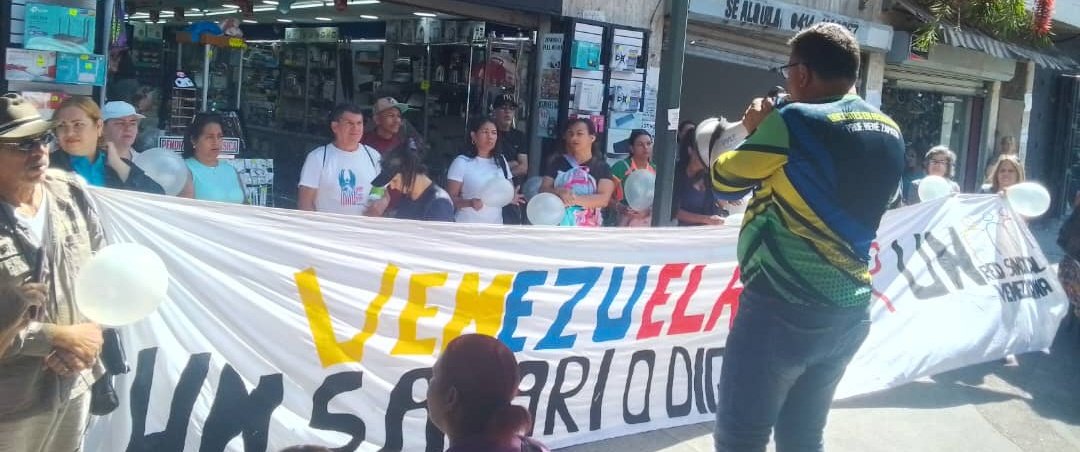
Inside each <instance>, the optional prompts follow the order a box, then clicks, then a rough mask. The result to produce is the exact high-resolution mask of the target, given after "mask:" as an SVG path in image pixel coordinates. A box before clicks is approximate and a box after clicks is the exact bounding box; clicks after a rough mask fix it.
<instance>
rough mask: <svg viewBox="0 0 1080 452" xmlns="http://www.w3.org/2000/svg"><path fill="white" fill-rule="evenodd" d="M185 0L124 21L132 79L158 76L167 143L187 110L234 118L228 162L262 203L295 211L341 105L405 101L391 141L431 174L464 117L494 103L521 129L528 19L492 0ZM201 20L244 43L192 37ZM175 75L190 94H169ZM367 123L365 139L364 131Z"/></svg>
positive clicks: (548, 6)
mask: <svg viewBox="0 0 1080 452" xmlns="http://www.w3.org/2000/svg"><path fill="white" fill-rule="evenodd" d="M188 3H189V2H181V1H175V2H168V1H166V2H163V3H162V4H161V5H160V6H153V7H146V8H142V9H138V10H136V11H134V12H132V14H130V15H129V25H130V27H131V31H132V36H133V37H134V39H133V45H132V46H131V57H132V59H133V60H134V66H135V67H136V72H137V74H136V78H137V79H138V80H140V83H145V81H144V80H149V79H154V78H155V77H156V78H157V80H158V85H157V86H158V87H159V88H160V89H161V92H162V93H163V96H162V102H161V106H162V108H161V109H160V125H161V127H162V128H163V129H164V130H165V132H164V133H165V134H166V135H167V136H177V135H179V134H180V133H181V131H182V128H183V126H184V124H185V123H186V122H189V121H190V116H191V115H192V114H193V112H195V111H205V110H210V111H219V112H223V113H225V114H227V115H229V116H231V117H235V118H236V120H235V124H236V127H235V129H234V132H233V134H234V135H235V138H237V139H238V141H239V149H238V152H237V154H236V156H235V157H237V158H240V159H243V160H259V161H260V163H259V166H260V168H261V172H262V173H269V174H273V184H272V190H273V195H272V196H269V197H266V198H267V199H266V203H267V204H272V205H274V206H277V207H294V206H295V196H296V182H297V180H298V178H299V172H300V168H301V166H302V164H303V160H304V158H305V156H306V154H307V153H308V151H310V150H311V149H313V148H315V147H317V146H319V145H322V144H325V143H327V142H328V141H329V139H330V131H329V121H328V115H329V113H330V111H331V110H332V109H333V107H334V106H335V105H336V104H339V103H342V102H349V103H353V104H356V105H359V106H360V107H361V108H362V109H365V110H366V111H368V112H370V111H371V109H372V107H373V104H374V103H375V101H376V100H377V99H379V98H382V97H393V98H395V99H397V100H398V101H399V102H402V103H406V104H408V105H409V111H408V112H406V113H405V115H404V119H405V121H404V122H405V125H404V126H403V128H402V131H401V132H400V134H401V135H402V136H404V137H406V138H407V139H406V141H407V142H408V143H410V146H411V147H414V148H416V150H417V151H420V152H422V153H423V155H424V156H425V162H426V163H427V165H428V167H429V171H430V172H431V174H433V175H434V176H436V178H439V177H441V176H442V175H444V174H445V173H446V169H447V167H448V166H449V163H450V162H451V161H452V160H453V158H454V157H455V156H456V155H458V153H459V152H460V151H461V150H462V148H463V147H464V146H465V144H466V141H467V140H466V138H467V130H466V129H467V128H466V122H467V119H468V118H470V117H475V116H481V115H488V114H490V113H491V107H492V102H493V100H494V99H495V98H497V97H499V96H500V95H504V94H509V95H512V96H514V98H515V99H517V102H518V104H519V105H520V106H521V108H519V109H518V121H517V125H516V127H517V128H518V129H520V130H522V131H524V132H527V133H528V132H530V131H529V127H528V122H527V121H526V120H525V118H528V117H529V115H531V111H530V108H531V106H533V105H534V99H535V94H534V91H535V89H534V88H533V86H534V83H533V82H534V77H535V76H536V75H535V73H536V71H535V70H533V68H532V66H533V65H534V59H535V58H534V54H535V48H536V42H537V39H538V35H537V30H536V27H537V24H539V23H540V19H539V18H540V17H543V16H541V15H539V14H529V15H527V14H523V13H521V11H519V10H514V11H509V10H507V11H503V10H500V9H498V8H493V7H491V6H490V5H489V4H493V3H495V2H477V5H470V4H468V3H464V2H454V4H455V6H456V8H455V11H454V12H453V13H452V14H450V13H446V12H445V11H441V10H434V9H430V8H427V7H424V5H411V4H410V3H416V2H408V1H403V2H373V1H366V0H350V1H347V2H340V3H346V5H345V8H344V10H338V9H336V8H335V6H334V4H333V3H324V2H322V1H296V2H291V5H288V7H287V8H286V7H285V6H284V5H282V4H283V3H285V2H280V3H279V2H262V3H259V4H256V5H254V7H253V8H252V11H251V12H250V13H249V14H244V13H243V12H242V11H240V10H238V9H237V7H235V6H233V2H221V1H218V2H210V3H211V4H210V5H208V6H206V7H204V8H202V9H194V10H193V9H191V8H189V7H188V8H185V7H184V6H182V5H187V4H188ZM421 3H423V2H421ZM498 3H504V2H498ZM530 5H531V6H530V8H531V10H532V11H535V12H537V13H540V12H543V11H557V10H558V9H559V8H558V7H559V3H558V2H552V1H544V2H534V3H530ZM442 6H445V5H442ZM511 6H512V5H511ZM519 6H520V5H519ZM444 9H445V8H444ZM472 13H475V14H472ZM155 18H156V19H157V20H156V21H155V20H154V19H155ZM491 18H496V19H504V20H506V22H510V23H500V22H494V21H491V20H489V19H491ZM226 19H233V21H232V22H227V21H226ZM241 20H242V22H241ZM188 21H192V22H195V23H196V24H197V25H194V26H193V25H189V24H186V23H184V22H188ZM200 21H208V22H213V23H216V24H220V25H222V28H225V30H223V31H224V32H225V34H226V35H229V34H232V32H233V30H230V29H229V28H230V27H231V25H232V24H233V23H234V22H235V23H236V25H237V26H238V28H239V31H240V32H241V33H242V35H243V36H242V38H240V37H237V38H233V39H231V40H230V39H228V38H227V37H222V38H221V39H216V40H215V39H210V40H208V39H207V38H206V37H205V35H204V36H202V37H199V38H195V37H193V36H192V33H191V32H192V31H195V32H198V29H197V28H198V24H200ZM193 28H195V29H194V30H193ZM154 43H156V45H157V49H156V50H155V49H154ZM177 72H183V73H184V75H186V76H187V77H188V79H190V80H191V81H193V82H194V85H195V86H194V87H188V86H184V87H180V86H177V85H176V84H175V83H174V80H175V76H174V74H176V73H177ZM368 118H369V120H368V121H367V123H368V131H367V132H366V133H374V132H373V131H372V130H371V129H372V128H373V121H371V120H370V118H371V116H370V115H369V116H368ZM227 129H228V127H227ZM228 132H229V131H228V130H227V135H228V134H229V133H228Z"/></svg>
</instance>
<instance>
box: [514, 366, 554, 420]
mask: <svg viewBox="0 0 1080 452" xmlns="http://www.w3.org/2000/svg"><path fill="white" fill-rule="evenodd" d="M548 370H550V366H548V363H547V361H522V362H520V363H518V374H519V375H521V381H525V377H527V376H529V375H532V377H533V384H532V387H530V388H529V389H525V390H523V389H521V388H520V387H519V388H518V396H519V397H528V398H529V417H530V418H531V419H532V420H533V425H531V426H529V432H528V433H529V435H532V433H533V427H535V426H536V410H537V407H538V406H539V405H540V395H541V394H543V393H544V387H545V386H546V385H547V378H548Z"/></svg>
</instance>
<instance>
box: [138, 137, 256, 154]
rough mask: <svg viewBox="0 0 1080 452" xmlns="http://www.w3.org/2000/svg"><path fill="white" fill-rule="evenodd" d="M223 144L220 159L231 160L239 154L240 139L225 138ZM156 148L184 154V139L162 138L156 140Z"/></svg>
mask: <svg viewBox="0 0 1080 452" xmlns="http://www.w3.org/2000/svg"><path fill="white" fill-rule="evenodd" d="M223 141H224V143H223V144H222V146H221V158H233V157H235V156H236V155H237V154H239V153H240V139H239V138H225V139H224V140H223ZM158 147H159V148H164V149H168V150H170V151H173V152H176V153H178V154H179V153H181V152H184V137H182V136H163V137H159V138H158Z"/></svg>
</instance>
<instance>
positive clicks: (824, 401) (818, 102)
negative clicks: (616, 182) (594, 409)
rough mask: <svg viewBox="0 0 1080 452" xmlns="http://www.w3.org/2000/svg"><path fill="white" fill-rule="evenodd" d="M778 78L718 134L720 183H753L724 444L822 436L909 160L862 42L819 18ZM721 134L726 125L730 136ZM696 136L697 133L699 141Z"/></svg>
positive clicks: (723, 447) (725, 376)
mask: <svg viewBox="0 0 1080 452" xmlns="http://www.w3.org/2000/svg"><path fill="white" fill-rule="evenodd" d="M790 46H791V54H790V56H789V60H788V63H787V64H785V65H783V66H781V67H779V68H777V70H778V71H779V72H780V73H781V74H783V76H784V78H785V79H787V94H788V95H787V96H786V97H781V96H780V91H779V90H775V92H773V93H770V94H771V95H770V96H767V97H762V98H757V99H754V100H753V101H752V102H751V104H750V106H749V107H748V108H747V109H746V113H745V115H744V116H743V120H742V124H741V126H742V127H744V128H745V129H746V131H747V132H748V133H749V134H750V135H749V137H748V138H747V139H746V140H745V141H743V142H742V143H741V144H738V145H735V146H732V147H733V149H732V147H727V148H726V149H724V148H720V149H718V148H716V144H717V143H718V142H721V141H724V140H719V139H718V140H713V139H711V138H710V140H709V141H710V142H709V143H707V145H706V147H705V149H707V151H705V150H703V152H709V155H710V158H713V157H715V159H714V160H713V163H712V180H713V187H714V188H715V189H716V191H717V192H719V194H720V196H721V197H727V198H729V199H740V198H742V197H743V196H744V195H745V194H746V193H747V192H749V191H753V199H752V201H751V202H750V205H749V207H748V208H747V210H746V214H745V217H744V219H743V223H742V232H741V234H740V236H739V265H740V270H741V274H742V283H743V285H744V287H745V289H744V290H743V292H742V296H741V298H740V306H739V311H738V316H737V317H736V318H735V322H734V325H733V327H732V329H731V333H730V334H729V336H728V339H727V346H726V347H727V348H726V352H725V354H724V363H723V370H722V372H721V381H720V406H719V407H718V410H717V424H716V433H715V437H716V449H717V450H718V451H740V452H742V451H764V450H765V447H766V445H767V443H768V442H769V435H770V433H772V431H773V427H775V437H774V439H775V442H776V450H777V451H778V452H784V451H790V450H799V451H815V450H822V449H823V441H822V434H823V430H824V428H825V422H826V418H827V416H828V411H829V405H830V403H831V402H832V398H833V394H834V393H835V390H836V386H837V383H839V381H840V378H841V377H842V376H843V374H844V370H845V368H846V367H847V365H848V363H849V362H850V361H851V358H852V356H853V355H854V354H855V352H856V351H857V350H858V349H859V346H860V345H862V342H863V340H865V339H866V336H867V334H868V333H869V331H870V320H869V309H868V307H869V304H870V299H871V289H872V288H871V284H870V272H869V266H868V262H869V252H870V244H871V242H872V241H873V240H874V237H875V235H876V233H877V228H878V225H879V223H880V221H881V216H882V215H883V214H884V213H885V210H886V207H887V205H888V204H889V201H890V199H891V198H892V197H893V195H894V194H895V193H896V189H897V187H898V186H899V183H900V176H901V173H902V172H903V169H904V140H903V138H902V136H901V134H900V130H899V128H898V127H897V125H896V123H895V122H893V120H892V119H890V118H889V117H888V116H886V115H884V114H882V113H881V112H880V111H879V110H878V109H877V108H875V107H873V106H871V105H869V104H868V103H866V102H865V101H863V100H862V99H861V98H860V97H859V96H858V95H856V93H855V82H856V81H857V79H858V74H859V64H860V61H859V59H860V58H859V45H858V43H857V41H856V39H855V36H853V35H852V34H851V32H850V31H848V30H847V29H846V28H844V27H843V26H841V25H837V24H831V23H819V24H816V25H814V26H811V27H809V28H807V29H805V30H803V31H802V32H800V33H799V34H798V35H796V36H795V37H794V38H793V39H792V40H791V41H790ZM723 135H726V134H720V137H721V138H722V137H723ZM701 144H702V143H701V142H700V141H699V147H700V146H701Z"/></svg>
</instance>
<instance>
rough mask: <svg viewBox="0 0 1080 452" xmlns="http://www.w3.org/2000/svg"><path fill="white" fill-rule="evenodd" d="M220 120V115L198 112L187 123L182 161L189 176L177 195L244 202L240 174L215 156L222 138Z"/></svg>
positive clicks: (219, 149) (237, 202)
mask: <svg viewBox="0 0 1080 452" xmlns="http://www.w3.org/2000/svg"><path fill="white" fill-rule="evenodd" d="M221 124H222V119H221V117H220V116H218V115H214V114H205V113H200V114H198V115H196V116H195V121H193V122H192V123H191V125H190V126H188V130H187V133H186V134H185V136H184V161H185V162H186V163H187V166H188V169H189V170H191V178H190V179H188V184H187V186H186V187H184V190H183V191H181V192H180V196H183V197H185V198H195V199H201V200H204V201H217V202H230V203H236V204H242V203H243V202H244V188H243V185H242V184H241V183H240V174H239V173H237V172H236V168H233V166H232V165H230V164H228V163H226V162H223V161H221V159H219V158H218V155H220V154H221V147H222V145H223V144H224V142H225V141H224V133H223V132H222V127H221Z"/></svg>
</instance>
